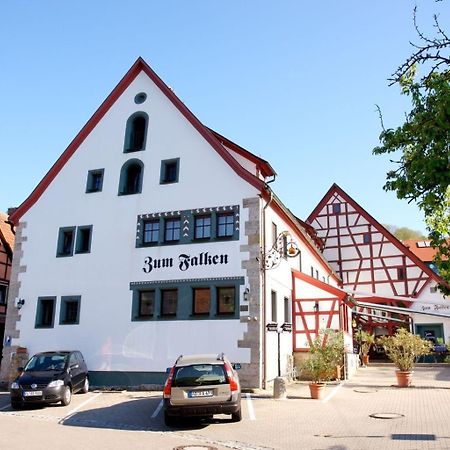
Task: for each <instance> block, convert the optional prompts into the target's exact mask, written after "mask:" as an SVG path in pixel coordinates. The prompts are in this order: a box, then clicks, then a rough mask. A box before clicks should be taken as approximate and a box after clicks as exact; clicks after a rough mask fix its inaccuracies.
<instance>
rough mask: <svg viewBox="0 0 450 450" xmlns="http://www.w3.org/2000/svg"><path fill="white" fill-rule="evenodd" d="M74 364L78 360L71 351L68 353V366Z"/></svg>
mask: <svg viewBox="0 0 450 450" xmlns="http://www.w3.org/2000/svg"><path fill="white" fill-rule="evenodd" d="M76 364H78V360H77V358H76V356H75V354H74V353H72V354H71V355H70V360H69V367H72V366H74V365H76Z"/></svg>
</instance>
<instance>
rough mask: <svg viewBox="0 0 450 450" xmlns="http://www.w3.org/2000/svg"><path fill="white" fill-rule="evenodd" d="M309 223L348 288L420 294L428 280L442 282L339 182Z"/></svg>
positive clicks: (319, 205)
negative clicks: (343, 188) (345, 190)
mask: <svg viewBox="0 0 450 450" xmlns="http://www.w3.org/2000/svg"><path fill="white" fill-rule="evenodd" d="M307 222H308V223H310V224H311V225H312V226H313V227H314V228H315V229H316V230H317V234H318V236H319V237H320V238H321V239H322V240H323V242H324V255H325V257H326V258H327V259H328V261H329V262H330V264H331V265H332V266H333V267H334V269H335V270H336V271H337V273H338V274H339V275H340V276H341V278H342V280H343V284H344V286H345V287H346V288H349V289H351V290H354V291H359V292H362V293H367V294H368V295H370V293H376V294H378V295H381V296H387V297H392V296H407V297H412V298H416V297H417V296H418V295H420V293H421V292H422V291H423V289H424V288H425V286H426V285H427V284H428V282H429V281H431V280H435V281H437V282H440V281H442V280H441V279H440V277H438V275H436V274H435V273H434V272H433V271H432V270H431V269H430V268H429V267H428V266H427V265H426V264H424V263H423V262H422V261H421V260H420V259H419V258H418V257H417V256H416V255H414V254H413V253H412V252H411V251H410V250H409V249H408V248H407V247H405V246H404V245H403V244H402V243H401V242H400V241H399V240H398V239H397V238H396V237H395V236H393V235H392V234H391V233H389V231H388V230H387V229H386V228H384V227H383V226H382V225H381V224H380V223H379V222H377V221H376V220H375V219H374V218H373V217H372V216H371V215H370V214H369V213H368V212H367V211H365V210H364V209H363V208H362V207H361V206H360V205H359V204H358V203H356V202H355V201H354V200H353V199H352V198H351V197H350V196H349V195H348V194H347V193H345V192H344V191H343V190H342V189H341V188H340V187H339V186H338V185H336V184H333V186H331V188H330V189H329V190H328V192H327V193H326V194H325V196H324V197H323V199H322V200H321V201H320V202H319V204H318V205H317V206H316V208H315V209H314V211H313V212H312V213H311V214H310V216H309V217H308V219H307Z"/></svg>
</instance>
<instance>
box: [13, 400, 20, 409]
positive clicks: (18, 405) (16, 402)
mask: <svg viewBox="0 0 450 450" xmlns="http://www.w3.org/2000/svg"><path fill="white" fill-rule="evenodd" d="M11 408H12V409H21V408H22V402H18V401H15V400H11Z"/></svg>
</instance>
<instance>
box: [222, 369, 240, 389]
mask: <svg viewBox="0 0 450 450" xmlns="http://www.w3.org/2000/svg"><path fill="white" fill-rule="evenodd" d="M224 366H225V370H226V372H227V377H228V382H229V383H230V390H231V392H234V391H238V390H239V386H238V383H237V380H236V378H234V374H233V369H232V368H231V366H230V365H229V364H228V363H225V364H224Z"/></svg>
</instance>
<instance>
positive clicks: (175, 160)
mask: <svg viewBox="0 0 450 450" xmlns="http://www.w3.org/2000/svg"><path fill="white" fill-rule="evenodd" d="M173 163H176V176H175V180H173V181H167V180H166V179H165V178H166V177H165V175H166V167H167V166H168V165H169V164H173ZM179 176H180V158H172V159H163V160H162V161H161V170H160V174H159V184H175V183H178V181H179Z"/></svg>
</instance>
